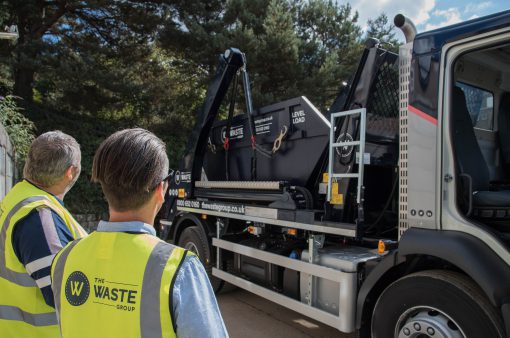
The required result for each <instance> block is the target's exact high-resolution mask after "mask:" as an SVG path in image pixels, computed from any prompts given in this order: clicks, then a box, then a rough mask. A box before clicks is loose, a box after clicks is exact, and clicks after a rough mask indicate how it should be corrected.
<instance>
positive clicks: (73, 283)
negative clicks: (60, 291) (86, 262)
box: [65, 271, 90, 306]
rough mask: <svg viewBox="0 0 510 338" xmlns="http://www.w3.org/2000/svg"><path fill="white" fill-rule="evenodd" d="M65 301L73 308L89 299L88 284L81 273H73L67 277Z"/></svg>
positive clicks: (85, 277)
mask: <svg viewBox="0 0 510 338" xmlns="http://www.w3.org/2000/svg"><path fill="white" fill-rule="evenodd" d="M65 291H66V292H65V293H66V299H67V301H68V302H69V304H71V305H73V306H78V305H82V304H83V303H85V302H86V301H87V299H88V298H89V293H90V284H89V280H88V278H87V276H85V274H84V273H83V272H81V271H74V272H73V273H71V274H70V275H69V277H67V281H66V290H65Z"/></svg>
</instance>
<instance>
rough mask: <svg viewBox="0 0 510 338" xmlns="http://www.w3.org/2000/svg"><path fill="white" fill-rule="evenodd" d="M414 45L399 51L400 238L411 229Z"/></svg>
mask: <svg viewBox="0 0 510 338" xmlns="http://www.w3.org/2000/svg"><path fill="white" fill-rule="evenodd" d="M412 48H413V43H412V42H410V43H408V44H406V45H402V46H400V50H399V65H400V67H399V74H400V76H399V88H400V90H399V92H400V106H399V110H400V159H399V162H400V163H399V168H400V170H399V214H398V238H399V239H400V237H401V236H402V234H403V233H404V232H405V231H406V230H407V229H408V228H409V223H408V220H407V177H408V176H407V145H408V143H407V127H408V121H407V116H408V111H407V105H408V104H409V81H410V74H411V57H412Z"/></svg>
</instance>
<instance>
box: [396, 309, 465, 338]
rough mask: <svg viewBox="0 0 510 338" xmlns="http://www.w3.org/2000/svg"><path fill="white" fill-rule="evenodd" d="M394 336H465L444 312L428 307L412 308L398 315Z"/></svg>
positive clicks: (457, 337) (409, 337) (437, 337)
mask: <svg viewBox="0 0 510 338" xmlns="http://www.w3.org/2000/svg"><path fill="white" fill-rule="evenodd" d="M396 330H398V332H396V334H395V337H398V338H427V337H431V338H465V335H464V334H463V333H462V331H461V330H460V328H459V326H458V325H457V324H456V323H455V322H454V321H453V320H452V319H451V318H450V317H448V316H447V315H446V314H444V313H442V312H441V311H438V310H436V309H432V308H428V307H420V308H414V309H410V310H408V311H406V312H405V313H404V314H402V316H400V318H399V320H398V322H397V327H396Z"/></svg>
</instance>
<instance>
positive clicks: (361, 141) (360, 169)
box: [327, 108, 367, 204]
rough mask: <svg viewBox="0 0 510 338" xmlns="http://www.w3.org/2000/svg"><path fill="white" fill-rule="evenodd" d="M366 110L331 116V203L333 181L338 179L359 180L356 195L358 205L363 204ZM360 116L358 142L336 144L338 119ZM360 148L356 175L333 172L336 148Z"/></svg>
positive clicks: (329, 197)
mask: <svg viewBox="0 0 510 338" xmlns="http://www.w3.org/2000/svg"><path fill="white" fill-rule="evenodd" d="M366 114H367V113H366V109H365V108H359V109H353V110H348V111H343V112H339V113H332V114H331V130H330V132H329V164H328V194H327V200H328V202H329V201H331V190H332V183H333V179H337V178H357V179H358V191H357V195H356V202H357V203H358V204H360V203H361V189H362V186H363V169H364V166H365V163H364V157H365V156H364V154H365V130H366ZM354 115H360V125H359V128H360V133H359V140H358V141H344V142H335V131H336V130H335V129H336V128H335V126H336V123H335V122H336V119H338V118H341V117H346V116H354ZM350 146H352V147H356V146H357V147H359V150H358V151H359V165H358V172H356V173H343V174H341V173H334V172H333V161H334V156H335V155H334V151H335V149H336V148H340V147H350Z"/></svg>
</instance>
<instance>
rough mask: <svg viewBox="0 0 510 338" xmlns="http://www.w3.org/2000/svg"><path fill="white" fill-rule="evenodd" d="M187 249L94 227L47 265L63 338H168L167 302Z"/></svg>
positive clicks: (169, 308)
mask: <svg viewBox="0 0 510 338" xmlns="http://www.w3.org/2000/svg"><path fill="white" fill-rule="evenodd" d="M186 255H187V250H184V249H183V248H180V247H177V246H173V245H171V244H168V243H165V242H163V241H162V240H160V239H159V238H157V237H155V236H152V235H148V234H129V233H122V232H100V231H96V232H94V233H92V234H91V235H90V236H88V237H87V238H84V239H81V240H76V241H73V242H71V243H69V244H68V245H67V246H66V247H65V248H64V249H62V250H61V251H60V252H59V253H58V254H57V256H56V257H55V259H54V261H53V264H52V267H51V278H52V288H53V294H54V295H55V308H56V310H57V316H58V319H59V323H60V330H61V333H62V337H63V338H78V337H83V338H91V337H94V338H99V337H108V338H116V337H119V338H174V337H176V333H175V327H174V321H173V319H172V317H173V313H172V312H173V307H172V303H171V300H170V295H172V290H173V285H174V280H175V277H176V276H177V271H178V270H179V268H180V266H181V264H182V262H183V261H184V258H185V257H186Z"/></svg>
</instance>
